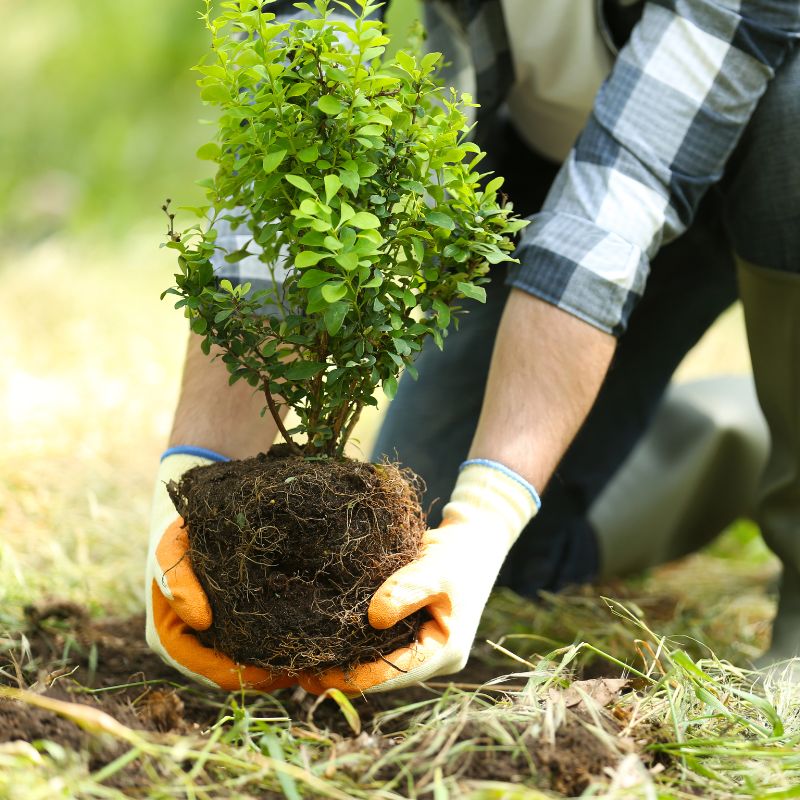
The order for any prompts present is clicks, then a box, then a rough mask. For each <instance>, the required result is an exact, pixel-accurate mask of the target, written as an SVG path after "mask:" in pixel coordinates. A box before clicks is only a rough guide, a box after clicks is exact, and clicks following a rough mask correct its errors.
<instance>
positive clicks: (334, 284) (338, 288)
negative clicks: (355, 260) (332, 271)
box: [322, 281, 347, 303]
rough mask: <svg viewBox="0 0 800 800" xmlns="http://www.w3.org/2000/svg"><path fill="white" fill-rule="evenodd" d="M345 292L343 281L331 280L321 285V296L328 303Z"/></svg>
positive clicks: (340, 297)
mask: <svg viewBox="0 0 800 800" xmlns="http://www.w3.org/2000/svg"><path fill="white" fill-rule="evenodd" d="M346 294H347V286H346V285H345V283H344V281H331V282H330V283H325V284H323V286H322V296H323V298H324V299H325V300H326V301H327V302H328V303H335V302H336V301H337V300H341V299H342V298H343V297H344V296H345V295H346Z"/></svg>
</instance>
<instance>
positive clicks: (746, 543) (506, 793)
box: [0, 231, 800, 800]
mask: <svg viewBox="0 0 800 800" xmlns="http://www.w3.org/2000/svg"><path fill="white" fill-rule="evenodd" d="M157 237H158V232H155V231H146V232H145V233H144V234H143V235H142V236H137V235H136V234H131V235H130V236H129V237H128V238H127V239H126V240H125V242H124V245H123V246H119V245H118V246H116V247H115V248H114V249H113V250H112V249H111V248H104V247H98V246H95V245H93V244H92V243H91V242H89V241H85V240H77V239H71V240H58V239H51V240H49V241H48V242H47V243H44V244H41V245H39V246H38V247H34V248H31V249H27V250H26V251H25V252H24V253H21V252H18V253H14V252H6V253H5V255H4V263H3V264H0V271H2V275H3V289H4V300H5V303H4V312H3V315H2V321H0V329H1V331H0V332H1V333H2V341H3V342H4V343H5V350H4V354H5V358H6V361H5V368H4V371H3V374H2V376H0V400H1V401H2V404H3V406H2V409H3V410H2V413H1V414H0V437H2V441H3V448H2V453H0V530H2V532H3V533H2V538H1V539H0V670H1V671H0V798H14V799H15V800H16V798H25V800H28V798H42V799H43V800H44V799H45V798H47V799H48V800H49V798H53V797H65V798H116V797H152V798H161V797H179V798H212V797H213V798H271V797H288V798H299V797H332V798H345V797H356V798H358V797H369V798H387V799H388V798H411V797H433V798H435V800H439V798H448V797H452V798H462V797H473V798H541V797H562V796H578V795H581V794H583V796H587V797H588V796H591V797H604V798H622V797H636V798H639V797H641V798H668V797H669V798H682V797H687V798H688V797H707V798H728V797H757V798H772V800H778V799H779V798H791V797H800V788H799V787H800V750H799V749H798V743H799V742H800V702H798V700H800V694H799V693H798V690H796V689H794V688H793V687H791V686H789V685H781V683H780V681H779V680H775V681H772V682H768V683H767V684H766V685H763V684H758V683H757V682H756V677H757V676H755V675H754V674H753V673H751V672H749V671H747V669H746V666H747V665H748V663H749V660H750V659H751V658H753V657H754V656H756V655H757V654H758V653H759V652H760V651H761V650H762V649H763V648H764V647H765V645H766V641H767V636H768V630H769V620H770V618H771V615H772V614H773V612H774V600H773V596H774V590H775V582H776V578H777V567H776V564H775V562H774V560H773V559H772V558H771V557H770V556H769V554H768V553H767V552H766V551H765V549H764V548H763V545H762V544H761V543H760V540H759V538H758V536H757V532H756V531H755V530H754V528H753V526H752V525H750V524H749V523H740V524H738V525H737V526H735V527H734V528H733V529H732V530H731V531H729V532H728V533H727V534H726V535H725V537H724V538H723V539H722V540H720V541H719V542H718V543H716V544H715V545H714V547H713V548H712V549H711V550H710V551H708V552H705V553H703V554H700V555H697V556H693V557H691V558H689V559H687V560H685V561H684V562H682V563H680V564H677V565H672V566H669V567H666V568H663V569H661V570H659V571H657V572H655V573H653V574H651V575H648V576H644V577H642V578H640V579H637V580H636V581H630V582H627V583H624V584H622V583H620V584H616V585H611V586H603V587H591V588H584V589H579V590H575V591H573V592H571V593H568V594H566V595H559V596H553V597H545V598H543V599H542V602H541V603H539V604H538V605H534V604H531V603H527V602H523V601H522V600H520V599H519V598H517V597H515V596H514V595H512V594H510V593H507V592H504V593H498V594H497V595H496V596H495V597H494V598H493V599H492V601H491V603H490V605H489V607H488V609H487V612H486V614H485V615H484V620H483V624H482V629H481V632H480V634H479V636H478V643H477V645H476V648H475V652H474V656H473V659H472V661H471V663H470V665H468V667H467V669H466V670H465V671H464V672H463V673H461V674H460V675H458V676H456V677H455V678H454V679H453V682H451V681H450V680H449V679H441V680H439V681H435V682H433V683H431V684H430V685H429V686H428V687H425V688H418V689H414V690H410V691H408V692H407V693H405V694H403V693H395V694H387V695H378V696H372V697H370V698H359V699H354V700H352V701H349V700H347V699H346V698H344V697H343V696H331V697H328V698H324V699H323V700H322V701H319V702H318V701H316V700H315V698H312V697H309V696H307V695H305V694H304V693H303V692H302V691H299V690H286V691H284V692H281V693H279V694H276V695H275V696H274V697H269V696H259V695H255V694H249V693H243V694H236V695H231V696H226V695H223V694H217V693H214V692H210V691H207V690H204V689H202V688H200V687H197V686H191V685H186V684H185V682H184V681H183V680H182V679H181V678H180V676H179V675H177V674H176V673H174V672H172V671H170V670H169V669H168V668H166V667H165V666H163V665H162V664H161V663H160V662H159V661H158V659H157V658H155V657H154V656H152V655H151V654H150V653H149V652H148V651H147V650H146V647H145V645H144V643H143V620H142V601H141V588H142V587H141V584H142V575H143V569H144V554H145V548H146V539H147V513H148V505H149V496H150V492H151V489H152V481H153V477H154V474H155V465H156V462H157V459H158V455H159V452H160V450H161V449H162V448H163V445H164V441H165V438H166V435H167V430H168V426H169V422H170V417H171V413H172V408H173V405H174V401H175V397H176V390H177V383H178V369H179V364H180V358H181V349H182V342H183V337H184V330H183V324H182V320H181V319H180V317H179V315H177V314H176V313H175V312H173V311H172V310H171V309H170V307H169V304H168V303H159V301H158V299H157V298H158V293H159V291H160V289H162V288H163V287H164V286H166V285H167V284H168V282H169V276H170V272H171V265H170V261H169V258H168V256H167V255H166V254H165V253H164V251H158V250H157V249H156V247H155V245H154V244H153V243H154V242H155V241H156V240H157ZM740 323H741V321H740V319H739V317H738V312H736V311H734V312H732V313H731V314H730V315H729V316H728V317H726V319H725V320H724V321H723V323H722V327H721V328H720V329H719V330H718V331H717V334H716V336H715V337H714V338H712V339H711V340H710V341H708V342H706V343H705V344H704V345H703V346H702V348H701V350H700V351H699V352H698V353H695V354H693V356H692V358H691V360H690V361H689V363H687V364H686V365H684V367H683V368H682V371H681V377H691V376H695V375H700V374H704V373H706V372H707V371H708V369H709V365H714V367H715V368H718V367H719V366H720V365H723V366H724V367H725V368H730V369H734V370H736V371H740V370H743V369H746V368H747V360H746V356H745V355H744V351H743V348H742V346H741V325H740ZM375 424H376V420H375V418H370V419H367V420H366V422H365V425H364V426H363V427H362V429H361V430H360V432H359V434H360V439H361V448H362V450H363V451H368V446H369V441H370V439H371V437H372V435H373V433H374V428H375Z"/></svg>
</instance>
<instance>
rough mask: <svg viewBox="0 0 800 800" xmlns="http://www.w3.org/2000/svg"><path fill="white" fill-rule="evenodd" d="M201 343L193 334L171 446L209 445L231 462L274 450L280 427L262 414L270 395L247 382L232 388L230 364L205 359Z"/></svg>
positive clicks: (190, 339)
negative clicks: (272, 448) (229, 373)
mask: <svg viewBox="0 0 800 800" xmlns="http://www.w3.org/2000/svg"><path fill="white" fill-rule="evenodd" d="M200 342H201V337H199V336H196V335H195V334H191V335H190V338H189V344H188V346H187V350H186V361H185V363H184V370H183V380H182V382H181V393H180V397H179V399H178V407H177V409H176V410H175V421H174V423H173V426H172V433H171V434H170V437H169V446H170V447H175V446H178V445H191V446H194V447H204V448H207V449H209V450H213V451H214V452H217V453H221V454H222V455H225V456H228V457H229V458H248V457H249V456H254V455H257V454H258V453H260V452H263V451H265V450H268V449H269V447H270V445H271V444H272V442H273V441H274V439H275V435H276V433H277V427H276V425H275V423H274V422H273V421H272V419H271V418H270V416H269V414H268V413H267V414H265V415H264V416H263V417H262V416H261V409H262V408H263V407H264V405H265V402H266V401H265V398H264V395H263V394H262V393H261V392H254V391H253V388H252V387H251V386H249V385H248V384H247V383H245V382H244V381H239V382H238V383H235V384H234V385H233V386H229V385H228V370H227V368H226V366H225V364H223V363H222V361H221V360H220V359H217V360H212V359H211V358H210V357H209V356H206V355H204V354H203V352H202V351H201V350H200Z"/></svg>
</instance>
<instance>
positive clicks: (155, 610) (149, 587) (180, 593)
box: [145, 447, 297, 692]
mask: <svg viewBox="0 0 800 800" xmlns="http://www.w3.org/2000/svg"><path fill="white" fill-rule="evenodd" d="M221 460H225V459H223V457H222V456H218V455H217V454H216V453H211V452H210V451H203V450H199V449H196V448H188V447H187V448H175V449H174V450H170V451H167V453H166V454H165V457H164V458H163V459H162V461H161V467H160V468H159V471H158V478H157V480H156V487H155V492H154V495H153V506H152V516H151V521H150V546H149V549H148V554H147V568H146V578H145V597H146V605H147V628H146V636H147V643H148V645H150V648H151V649H152V650H154V651H155V652H156V653H158V654H159V655H160V656H161V658H162V659H163V660H164V661H165V662H166V663H167V664H169V665H170V666H171V667H174V668H175V669H177V670H178V671H179V672H182V673H183V674H184V675H186V676H187V677H188V678H191V679H192V680H194V681H197V682H199V683H202V684H204V685H206V686H211V687H213V688H218V689H224V690H226V691H236V690H238V689H240V688H252V689H258V690H260V691H264V692H269V691H272V690H273V689H280V688H283V687H285V686H292V685H294V684H296V683H297V678H295V677H290V676H288V675H274V674H272V673H271V672H268V671H267V670H264V669H261V668H260V667H253V666H243V665H240V664H236V663H234V662H233V661H232V660H231V659H229V658H228V657H227V656H224V655H223V654H222V653H218V652H217V651H216V650H213V649H212V648H210V647H204V646H203V645H202V644H200V641H199V640H198V638H197V637H196V636H195V634H194V631H203V630H206V629H207V628H208V627H209V626H210V625H211V620H212V614H211V606H210V605H209V603H208V598H207V597H206V595H205V592H204V591H203V589H202V587H201V586H200V583H199V581H198V580H197V577H196V576H195V574H194V573H193V572H192V569H191V566H190V564H189V560H188V558H187V557H186V552H187V550H188V546H189V540H188V536H187V534H186V530H185V529H184V527H183V520H182V519H181V517H179V516H178V514H177V512H176V511H175V506H174V505H173V504H172V500H170V497H169V495H168V494H167V489H166V486H167V484H168V483H169V482H170V481H171V480H179V479H180V476H181V475H183V473H184V472H186V471H187V470H189V469H191V468H192V467H195V466H200V465H203V464H210V463H211V462H212V461H221Z"/></svg>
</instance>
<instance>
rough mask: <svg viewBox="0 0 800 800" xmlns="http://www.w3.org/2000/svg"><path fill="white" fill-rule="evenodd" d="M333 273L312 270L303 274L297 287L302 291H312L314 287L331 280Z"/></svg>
mask: <svg viewBox="0 0 800 800" xmlns="http://www.w3.org/2000/svg"><path fill="white" fill-rule="evenodd" d="M330 278H331V273H330V272H325V271H324V270H321V269H310V270H308V271H306V272H304V273H303V274H302V276H301V277H300V280H299V281H298V282H297V285H298V286H299V287H300V288H301V289H310V288H311V287H312V286H319V285H320V284H321V283H325V281H327V280H330Z"/></svg>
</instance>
